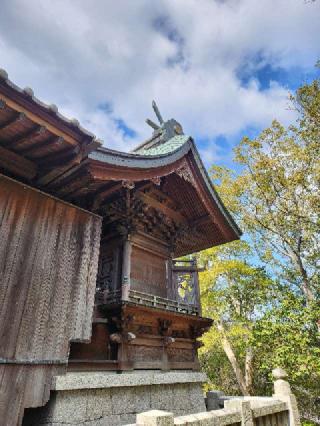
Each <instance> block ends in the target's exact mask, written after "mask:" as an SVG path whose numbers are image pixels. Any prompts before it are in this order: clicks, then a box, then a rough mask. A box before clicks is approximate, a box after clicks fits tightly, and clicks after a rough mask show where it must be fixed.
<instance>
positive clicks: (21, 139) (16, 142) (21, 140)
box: [3, 126, 46, 153]
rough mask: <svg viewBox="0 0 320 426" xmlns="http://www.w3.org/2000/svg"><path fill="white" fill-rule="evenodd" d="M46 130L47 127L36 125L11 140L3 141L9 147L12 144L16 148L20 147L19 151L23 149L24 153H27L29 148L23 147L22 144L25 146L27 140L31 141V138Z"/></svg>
mask: <svg viewBox="0 0 320 426" xmlns="http://www.w3.org/2000/svg"><path fill="white" fill-rule="evenodd" d="M45 131H46V127H44V126H35V127H33V128H32V129H31V130H28V131H27V132H24V133H23V134H22V135H19V136H17V137H15V138H13V139H11V140H9V141H5V142H3V145H4V146H6V147H8V146H10V148H11V147H13V148H14V149H19V151H21V152H22V151H23V153H25V151H27V150H28V148H25V149H23V150H22V149H21V148H20V147H21V145H22V148H23V145H24V144H25V143H26V142H29V141H30V139H33V138H36V137H37V136H39V135H41V134H42V133H44V132H45ZM29 149H30V148H29Z"/></svg>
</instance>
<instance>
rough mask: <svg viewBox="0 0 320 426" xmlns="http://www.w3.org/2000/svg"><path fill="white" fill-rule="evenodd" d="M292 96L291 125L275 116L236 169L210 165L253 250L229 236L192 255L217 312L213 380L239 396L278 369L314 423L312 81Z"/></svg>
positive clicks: (316, 133) (318, 113)
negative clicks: (226, 240)
mask: <svg viewBox="0 0 320 426" xmlns="http://www.w3.org/2000/svg"><path fill="white" fill-rule="evenodd" d="M291 101H292V107H293V108H294V109H295V111H296V113H297V117H298V118H297V121H296V123H295V125H292V126H289V127H288V128H285V127H284V126H282V125H281V124H280V123H279V122H277V121H274V122H273V123H272V125H271V126H270V128H268V129H265V130H264V131H263V132H261V134H260V135H259V136H258V137H256V138H254V139H249V138H247V137H246V138H244V139H243V140H242V141H241V143H240V144H239V145H238V146H237V147H236V149H235V161H236V162H238V164H239V165H240V167H241V171H240V173H239V174H234V173H232V171H230V170H228V169H226V168H222V167H213V168H212V169H211V176H212V180H213V182H214V183H215V186H216V187H217V189H218V192H219V193H220V195H221V197H222V199H223V201H224V203H225V204H226V206H227V207H228V208H229V209H230V210H231V211H232V213H233V215H234V216H235V217H236V218H237V220H238V223H239V224H240V227H241V228H242V229H243V230H244V231H245V236H246V237H245V238H247V240H248V241H250V246H251V248H250V246H248V245H247V246H246V245H245V244H244V243H240V244H239V243H232V244H230V245H229V246H228V245H227V246H225V247H220V248H216V249H211V251H210V250H207V251H205V252H204V253H202V254H201V255H199V260H200V261H202V263H203V264H206V265H207V267H208V271H207V272H204V273H202V274H201V276H200V284H201V287H202V294H203V296H202V298H203V304H204V307H205V309H204V312H205V313H206V314H208V315H210V316H212V317H213V318H214V319H215V327H213V328H212V330H211V331H210V332H209V333H208V334H207V335H206V336H205V338H204V343H205V346H204V348H203V349H202V352H201V360H202V362H203V365H204V367H205V368H206V370H207V371H208V374H209V376H210V377H211V379H212V380H213V382H214V383H215V385H217V386H219V383H222V388H223V390H225V391H227V392H229V391H230V390H231V391H232V390H233V392H234V389H236V388H238V390H239V391H240V392H241V393H243V394H247V393H250V392H252V393H260V394H261V393H262V394H264V393H265V392H268V391H271V389H270V380H271V377H269V374H270V371H271V370H272V368H274V367H277V366H281V367H283V368H285V369H286V370H288V372H289V374H290V376H291V380H292V382H293V386H294V389H295V392H296V393H297V395H298V397H299V400H300V404H301V407H302V409H303V412H304V415H305V417H306V418H308V419H311V420H316V419H318V420H319V418H320V414H319V413H318V412H317V411H319V408H318V409H317V408H316V404H315V403H314V401H315V400H316V398H317V395H319V392H320V364H319V358H320V357H319V355H320V354H319V348H320V342H319V328H320V321H319V316H320V309H319V296H320V286H319V284H320V274H319V268H320V250H319V249H320V161H319V154H320V83H319V80H315V81H314V82H312V83H310V84H306V85H304V86H302V87H301V88H300V89H298V91H297V93H296V95H295V96H292V97H291ZM243 244H244V245H243ZM250 259H251V260H250ZM257 265H263V266H264V267H265V270H266V271H268V273H266V272H265V270H264V269H262V268H260V267H258V266H257ZM270 277H272V279H271V278H270ZM251 302H252V304H251ZM250 354H252V355H251V358H250ZM248 359H249V360H250V362H249V364H247V360H248ZM247 371H251V373H250V374H249V375H248V377H249V379H247ZM230 373H232V374H231V375H230ZM250 375H251V378H250ZM221 379H223V380H222V382H221ZM219 381H220V382H219ZM220 388H221V386H220Z"/></svg>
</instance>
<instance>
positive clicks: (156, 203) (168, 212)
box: [136, 191, 187, 223]
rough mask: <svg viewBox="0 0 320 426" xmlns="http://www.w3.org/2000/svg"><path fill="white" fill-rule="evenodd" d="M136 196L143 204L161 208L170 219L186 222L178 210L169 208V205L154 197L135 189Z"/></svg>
mask: <svg viewBox="0 0 320 426" xmlns="http://www.w3.org/2000/svg"><path fill="white" fill-rule="evenodd" d="M136 196H137V197H138V198H139V199H140V200H141V201H143V202H144V203H145V204H148V205H150V206H151V207H154V208H155V209H159V210H161V211H162V212H163V213H164V214H165V215H167V216H169V217H171V219H173V220H175V221H176V222H178V223H186V222H187V220H186V218H185V217H184V216H183V215H182V214H181V213H179V212H177V211H175V210H173V209H171V208H170V207H168V206H166V205H164V204H162V203H160V202H159V201H157V200H155V199H154V198H152V197H150V196H149V195H146V194H144V193H142V192H139V191H137V192H136Z"/></svg>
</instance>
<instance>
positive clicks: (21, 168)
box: [0, 146, 37, 180]
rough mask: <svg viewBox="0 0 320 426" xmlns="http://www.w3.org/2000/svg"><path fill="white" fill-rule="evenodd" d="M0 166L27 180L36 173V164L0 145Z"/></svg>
mask: <svg viewBox="0 0 320 426" xmlns="http://www.w3.org/2000/svg"><path fill="white" fill-rule="evenodd" d="M0 166H1V167H2V168H4V169H5V170H8V171H10V172H11V173H14V174H17V175H19V176H22V177H23V178H25V179H28V180H32V179H33V178H34V177H35V176H36V174H37V166H36V165H35V164H34V163H33V162H32V161H30V160H27V159H26V158H24V157H22V156H21V155H18V154H16V153H14V152H12V151H9V150H8V149H6V148H3V147H2V146H0Z"/></svg>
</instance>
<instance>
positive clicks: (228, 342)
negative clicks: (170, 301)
mask: <svg viewBox="0 0 320 426" xmlns="http://www.w3.org/2000/svg"><path fill="white" fill-rule="evenodd" d="M250 256H252V252H251V249H250V247H249V245H248V244H247V243H245V242H234V243H231V244H228V245H226V246H222V247H218V248H212V249H208V250H206V251H204V252H202V253H201V254H199V256H198V262H199V264H202V265H205V266H206V270H205V271H204V272H202V273H201V275H200V283H201V299H202V305H203V314H204V315H205V316H208V317H211V318H213V319H214V327H212V329H211V330H210V332H209V333H207V334H206V336H205V337H204V344H205V346H204V349H203V350H202V355H203V356H202V360H203V361H204V360H205V359H206V358H207V359H208V357H209V358H211V359H212V357H211V355H210V353H212V352H215V351H216V347H217V345H219V344H220V345H221V346H222V348H223V351H224V353H225V356H226V357H227V359H228V360H229V362H230V366H231V368H232V371H233V373H234V376H235V378H236V382H237V384H238V387H239V389H240V391H241V393H242V394H243V395H250V394H251V393H252V392H253V377H254V371H253V370H254V368H253V365H254V357H255V348H254V346H253V345H252V333H253V331H254V327H255V324H256V321H257V320H258V319H259V317H261V315H263V313H264V312H266V311H267V310H269V309H270V308H271V306H272V303H273V301H274V300H276V293H277V285H276V283H275V281H274V280H272V279H271V278H270V277H268V275H267V274H266V272H265V270H264V269H263V268H259V267H256V266H254V265H251V264H250V263H248V261H247V258H248V257H250ZM206 365H207V367H209V368H210V365H209V364H208V362H207V363H206ZM207 371H208V368H207ZM208 372H209V371H208ZM211 373H212V372H211ZM209 374H210V373H209ZM210 375H211V378H213V375H212V374H210Z"/></svg>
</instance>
